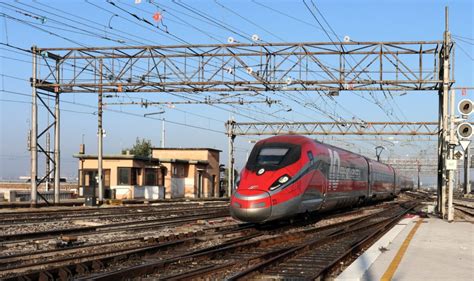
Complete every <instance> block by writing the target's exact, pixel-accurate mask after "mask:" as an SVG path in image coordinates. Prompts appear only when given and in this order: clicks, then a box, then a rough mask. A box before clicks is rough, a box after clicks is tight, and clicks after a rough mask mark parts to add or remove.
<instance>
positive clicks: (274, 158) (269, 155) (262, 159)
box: [257, 147, 290, 165]
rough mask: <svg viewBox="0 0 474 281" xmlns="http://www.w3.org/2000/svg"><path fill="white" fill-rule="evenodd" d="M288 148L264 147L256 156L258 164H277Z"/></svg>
mask: <svg viewBox="0 0 474 281" xmlns="http://www.w3.org/2000/svg"><path fill="white" fill-rule="evenodd" d="M289 150H290V149H288V148H283V147H264V148H262V149H261V150H260V153H259V154H258V157H257V164H258V165H279V164H280V163H281V162H282V161H283V159H284V158H285V155H286V154H287V153H288V151H289Z"/></svg>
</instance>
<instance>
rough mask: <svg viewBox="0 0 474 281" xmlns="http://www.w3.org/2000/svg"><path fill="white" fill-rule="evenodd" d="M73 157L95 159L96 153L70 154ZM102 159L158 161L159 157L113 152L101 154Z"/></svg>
mask: <svg viewBox="0 0 474 281" xmlns="http://www.w3.org/2000/svg"><path fill="white" fill-rule="evenodd" d="M72 157H74V158H79V159H97V158H98V157H97V155H92V154H74V155H72ZM102 158H103V159H123V160H139V161H157V162H159V161H160V159H158V158H153V157H145V156H139V155H126V154H113V155H103V156H102Z"/></svg>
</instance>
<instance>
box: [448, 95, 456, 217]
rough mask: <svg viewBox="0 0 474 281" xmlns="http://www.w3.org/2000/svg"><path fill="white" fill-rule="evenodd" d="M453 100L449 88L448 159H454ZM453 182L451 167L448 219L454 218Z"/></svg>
mask: <svg viewBox="0 0 474 281" xmlns="http://www.w3.org/2000/svg"><path fill="white" fill-rule="evenodd" d="M454 101H455V92H454V90H451V94H450V96H449V105H450V110H449V155H448V159H449V160H454V147H455V146H456V143H457V141H456V139H455V135H454V131H455V127H454V117H455V116H454V114H455V112H454ZM454 182H455V172H454V170H453V169H450V170H449V173H448V207H447V209H448V221H450V222H451V221H453V220H454V207H453V191H454Z"/></svg>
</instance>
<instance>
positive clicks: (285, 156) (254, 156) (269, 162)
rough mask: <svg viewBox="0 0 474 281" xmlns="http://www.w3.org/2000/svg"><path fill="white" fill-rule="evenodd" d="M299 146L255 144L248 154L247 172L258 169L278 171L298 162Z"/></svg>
mask: <svg viewBox="0 0 474 281" xmlns="http://www.w3.org/2000/svg"><path fill="white" fill-rule="evenodd" d="M300 154H301V146H299V145H296V144H290V143H263V144H257V145H256V146H255V147H254V148H253V149H252V152H251V153H250V156H249V159H248V161H247V165H246V166H245V167H246V168H247V169H248V170H251V171H256V170H257V169H260V168H265V169H266V170H270V171H271V170H278V169H280V168H283V167H285V166H288V165H291V164H293V163H295V162H296V161H298V159H299V158H300Z"/></svg>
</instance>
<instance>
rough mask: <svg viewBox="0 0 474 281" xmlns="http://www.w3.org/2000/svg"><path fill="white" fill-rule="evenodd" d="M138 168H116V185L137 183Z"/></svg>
mask: <svg viewBox="0 0 474 281" xmlns="http://www.w3.org/2000/svg"><path fill="white" fill-rule="evenodd" d="M138 171H139V169H138V168H118V169H117V172H118V185H137V173H138Z"/></svg>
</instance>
